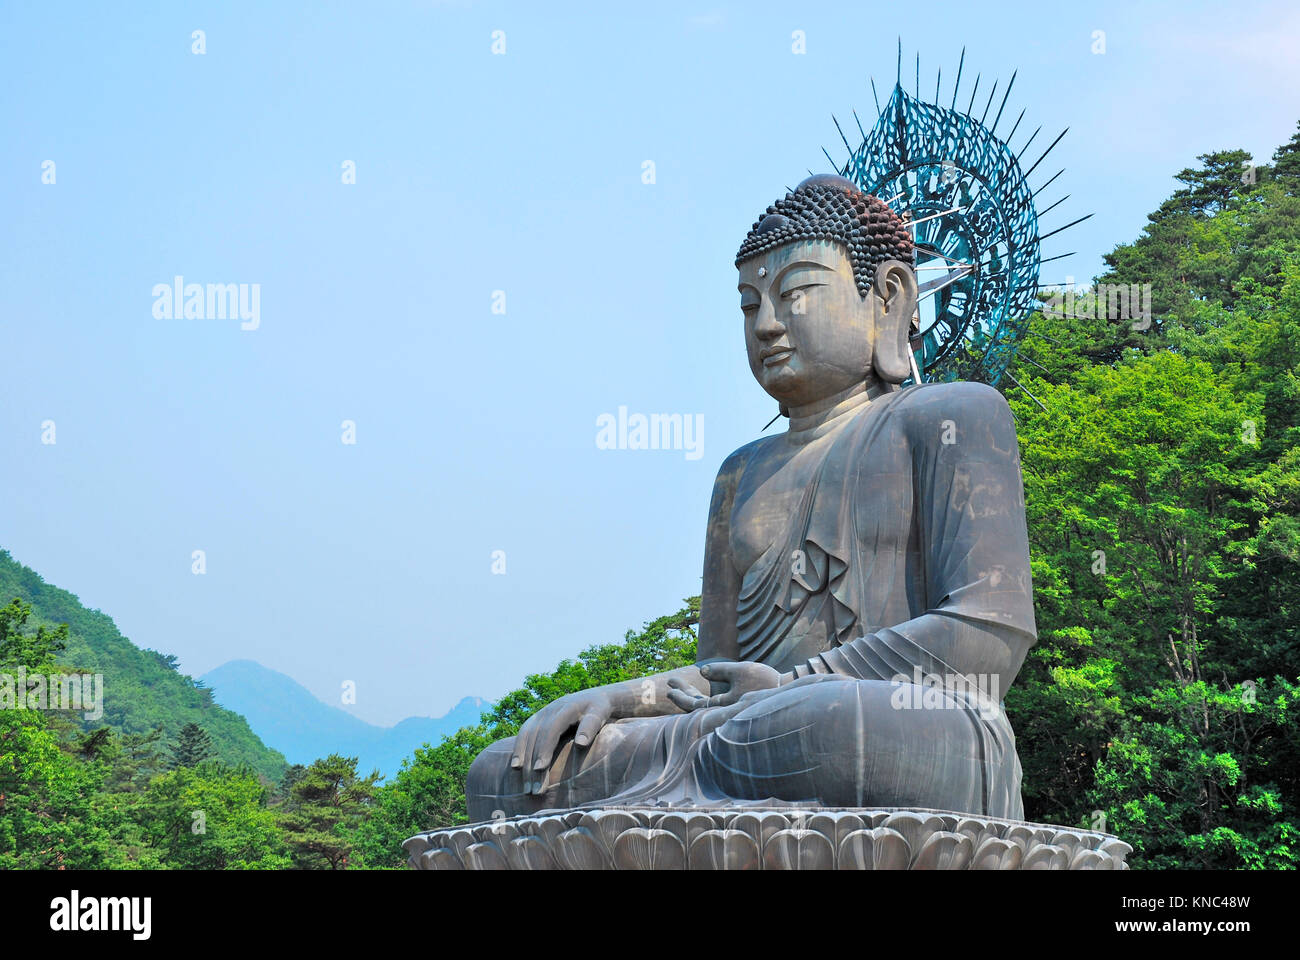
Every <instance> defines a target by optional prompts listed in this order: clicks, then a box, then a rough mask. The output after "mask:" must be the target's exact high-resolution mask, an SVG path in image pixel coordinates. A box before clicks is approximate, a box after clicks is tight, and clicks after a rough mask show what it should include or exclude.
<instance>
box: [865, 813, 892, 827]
mask: <svg viewBox="0 0 1300 960" xmlns="http://www.w3.org/2000/svg"><path fill="white" fill-rule="evenodd" d="M892 816H893V814H892V813H890V812H889V811H888V810H878V811H876V812H875V813H872V814H869V815H868V814H863V815H862V819H863V820H870V822H871V826H870V828H869V829H872V830H874V829H875V828H876V827H879V826H883V825H884V822H885V821H886V820H888V819H889V818H890V817H892Z"/></svg>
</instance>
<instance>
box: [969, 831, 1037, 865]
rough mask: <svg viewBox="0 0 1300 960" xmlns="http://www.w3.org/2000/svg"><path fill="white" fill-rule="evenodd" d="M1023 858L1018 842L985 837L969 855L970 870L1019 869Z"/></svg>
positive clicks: (1023, 852) (1023, 854) (1022, 851)
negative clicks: (970, 855) (972, 853)
mask: <svg viewBox="0 0 1300 960" xmlns="http://www.w3.org/2000/svg"><path fill="white" fill-rule="evenodd" d="M1024 858H1025V851H1024V850H1023V849H1021V846H1020V844H1018V843H1012V842H1010V841H1009V840H1003V839H1002V838H1001V837H986V838H985V839H984V840H983V841H982V842H981V843H980V845H979V846H978V847H976V848H975V853H974V855H973V856H972V857H971V864H970V869H972V870H1019V869H1020V863H1021V861H1022V860H1024Z"/></svg>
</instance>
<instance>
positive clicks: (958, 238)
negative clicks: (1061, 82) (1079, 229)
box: [823, 41, 1091, 384]
mask: <svg viewBox="0 0 1300 960" xmlns="http://www.w3.org/2000/svg"><path fill="white" fill-rule="evenodd" d="M898 63H899V75H898V76H897V77H896V82H895V85H894V89H893V92H892V94H891V95H890V96H889V98H888V100H886V102H885V103H884V104H883V105H879V104H877V112H878V116H877V120H876V123H875V125H874V126H873V127H872V129H871V130H870V132H868V133H866V134H865V135H864V136H863V139H862V141H861V143H860V144H859V145H858V146H857V147H856V148H855V147H853V146H852V145H851V144H850V143H849V141H848V138H847V137H845V136H844V131H843V129H842V128H841V126H840V124H839V121H838V120H835V119H834V118H833V117H832V120H833V121H834V122H835V127H836V130H837V132H838V133H839V135H840V139H841V141H843V143H844V145H845V147H846V148H847V149H848V151H849V157H848V159H847V160H846V161H845V162H844V163H843V164H842V165H838V168H837V172H838V173H839V174H840V175H841V176H844V177H847V178H848V179H850V180H852V181H853V182H854V183H856V184H857V185H858V187H859V188H861V189H863V190H865V191H866V192H868V193H872V194H875V195H876V196H878V197H880V198H881V199H882V200H883V199H885V198H886V197H888V198H890V199H889V200H888V201H887V202H888V203H890V205H891V206H893V207H894V209H895V210H896V211H898V212H899V213H900V214H902V215H903V216H904V217H905V218H906V219H908V220H910V221H911V223H912V225H913V232H914V237H915V240H916V263H915V265H916V268H917V271H918V277H919V278H920V279H921V286H920V292H921V298H922V299H921V308H920V310H919V315H918V318H917V330H916V331H915V333H914V335H913V338H912V347H913V350H914V352H915V354H916V355H917V357H918V366H919V372H920V374H921V377H922V378H923V379H925V380H957V379H961V380H980V381H983V382H985V383H990V384H997V382H998V381H999V380H1000V379H1001V377H1002V376H1003V374H1004V373H1006V370H1007V366H1008V365H1009V364H1010V362H1011V359H1012V357H1013V356H1014V355H1015V352H1016V348H1017V346H1018V345H1019V343H1020V341H1021V340H1022V339H1023V338H1024V336H1025V333H1026V330H1027V328H1028V323H1029V317H1030V315H1031V314H1032V313H1033V312H1034V310H1036V309H1037V308H1038V299H1037V294H1038V287H1039V284H1038V276H1039V267H1040V265H1041V264H1042V263H1045V262H1047V261H1049V260H1056V259H1060V258H1061V257H1064V256H1069V254H1061V255H1059V256H1055V257H1048V258H1046V259H1042V258H1041V254H1040V245H1041V242H1042V241H1043V240H1046V239H1047V238H1049V237H1051V236H1054V235H1056V234H1059V233H1060V232H1061V231H1062V230H1065V229H1067V228H1068V227H1071V226H1074V225H1075V224H1077V223H1081V222H1082V221H1083V220H1086V219H1088V217H1089V216H1091V214H1088V215H1087V216H1084V217H1080V218H1078V219H1077V220H1074V221H1073V222H1071V223H1068V224H1066V226H1065V227H1061V228H1058V229H1057V230H1053V231H1051V232H1049V233H1047V234H1042V235H1040V234H1039V224H1038V216H1039V215H1038V212H1037V210H1036V208H1035V203H1034V200H1035V197H1036V196H1037V194H1038V193H1039V192H1040V191H1041V190H1042V189H1043V188H1044V187H1046V186H1047V185H1048V184H1050V183H1051V182H1052V181H1054V180H1055V179H1056V178H1057V177H1058V176H1060V173H1061V172H1062V171H1058V172H1057V173H1056V174H1054V175H1053V176H1052V177H1051V178H1050V179H1048V180H1047V181H1046V182H1045V183H1043V184H1042V185H1041V186H1039V187H1038V189H1037V190H1035V189H1033V188H1032V187H1031V186H1030V184H1029V180H1028V177H1029V175H1030V174H1032V173H1033V172H1034V171H1035V170H1037V169H1038V167H1039V165H1040V164H1041V163H1042V161H1043V160H1044V159H1045V158H1046V157H1047V155H1048V154H1049V153H1051V152H1052V150H1053V148H1055V147H1056V145H1057V144H1058V143H1060V142H1061V138H1062V137H1063V136H1065V133H1066V132H1067V131H1068V128H1067V129H1066V131H1062V132H1061V134H1060V135H1058V136H1057V137H1056V139H1055V140H1053V141H1052V143H1051V144H1050V145H1049V146H1048V147H1047V149H1046V150H1044V151H1043V152H1042V154H1041V155H1040V156H1038V158H1037V159H1036V160H1034V162H1033V163H1032V164H1031V165H1030V166H1029V168H1028V169H1027V170H1025V171H1023V172H1022V170H1021V163H1020V161H1021V156H1022V155H1023V154H1024V153H1025V151H1026V150H1027V148H1028V147H1029V146H1030V145H1031V144H1032V142H1033V141H1034V139H1035V137H1037V135H1038V132H1039V130H1041V127H1040V128H1039V130H1035V131H1034V132H1033V133H1032V134H1030V135H1029V137H1028V139H1026V140H1025V141H1024V143H1023V144H1021V146H1020V147H1019V149H1016V150H1013V149H1012V147H1011V142H1012V140H1013V138H1014V137H1015V134H1016V131H1017V130H1018V129H1019V127H1020V120H1021V119H1023V117H1024V111H1021V114H1020V118H1018V119H1017V120H1016V122H1015V124H1014V125H1013V127H1012V129H1011V133H1009V134H1008V135H1007V137H1006V139H1005V140H1001V139H999V138H998V137H997V136H996V130H997V127H998V124H999V123H1000V121H1001V119H1002V114H1003V111H1004V110H1005V108H1006V105H1007V100H1008V98H1009V97H1010V95H1011V90H1012V88H1013V87H1014V86H1015V82H1016V74H1014V73H1013V74H1012V76H1011V81H1010V82H1009V83H1008V84H1007V86H1006V88H1005V89H1004V90H1003V92H1002V96H1001V100H1000V103H999V105H998V107H997V110H996V114H995V115H994V117H993V123H992V125H991V126H986V125H985V123H984V121H985V119H986V118H987V117H988V115H989V112H990V109H991V108H992V106H993V102H994V97H995V94H996V93H997V84H996V83H995V84H994V85H993V87H992V90H991V91H990V93H989V95H988V98H987V102H986V103H984V104H977V102H976V93H977V92H978V89H979V83H980V80H979V78H976V81H975V87H974V88H973V89H972V90H971V93H970V101H969V103H968V104H966V109H965V110H964V111H963V110H962V109H961V106H959V105H958V91H959V90H960V87H961V78H962V71H963V69H964V67H965V63H966V51H965V49H964V48H963V50H962V54H961V63H960V64H958V67H957V79H956V82H955V83H954V84H953V89H952V100H951V103H950V104H949V105H948V106H947V107H944V106H941V105H940V100H939V78H936V80H935V102H934V103H926V102H924V101H923V100H921V99H920V65H919V64H920V61H919V55H918V60H917V76H916V84H915V90H916V95H912V94H909V93H908V92H907V91H906V90H904V89H903V83H902V43H901V41H900V42H899V55H898ZM940 77H941V74H940ZM871 86H872V93H873V97H874V95H875V89H876V88H875V80H874V78H873V79H872V81H871ZM974 112H979V113H980V116H979V118H978V119H976V117H975V116H974ZM855 117H856V114H855ZM859 129H860V128H859ZM823 153H825V154H826V157H827V158H828V159H830V160H831V163H832V165H835V161H834V159H833V158H831V156H830V154H829V152H827V151H826V150H825V149H824V148H823ZM1031 156H1032V154H1031ZM1063 199H1065V198H1062V200H1063ZM1060 202H1061V201H1057V202H1056V203H1054V204H1052V205H1051V207H1048V208H1047V210H1051V209H1052V208H1054V207H1056V206H1057V205H1058V204H1059V203H1060ZM1046 212H1047V211H1046V210H1045V211H1044V213H1046ZM931 271H943V272H942V273H940V274H939V275H937V276H936V275H935V274H934V273H933V272H931Z"/></svg>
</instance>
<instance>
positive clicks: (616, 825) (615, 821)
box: [580, 810, 642, 854]
mask: <svg viewBox="0 0 1300 960" xmlns="http://www.w3.org/2000/svg"><path fill="white" fill-rule="evenodd" d="M580 826H584V827H586V828H587V829H588V830H590V831H591V832H592V834H593V835H594V836H595V837H596V839H597V840H599V841H600V843H601V846H603V847H604V848H605V849H606V850H607V851H608V852H609V853H610V854H613V852H614V841H615V840H617V839H618V838H619V836H620V835H621V834H623V833H624V832H626V831H628V830H633V829H636V828H639V827H641V826H642V824H641V821H640V820H638V819H637V818H636V817H634V816H632V814H630V813H627V812H626V811H623V810H596V811H594V812H593V813H588V814H585V815H584V816H583V818H582V821H581V823H580Z"/></svg>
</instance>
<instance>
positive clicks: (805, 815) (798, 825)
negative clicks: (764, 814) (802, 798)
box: [778, 810, 817, 830]
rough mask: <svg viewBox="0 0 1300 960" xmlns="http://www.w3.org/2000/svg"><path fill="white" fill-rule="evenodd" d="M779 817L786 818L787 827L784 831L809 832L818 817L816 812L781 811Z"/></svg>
mask: <svg viewBox="0 0 1300 960" xmlns="http://www.w3.org/2000/svg"><path fill="white" fill-rule="evenodd" d="M778 813H779V815H780V816H781V817H783V818H785V823H786V825H785V827H783V828H782V829H789V830H809V829H811V825H810V823H811V821H812V818H813V817H814V816H817V811H815V810H780V811H778Z"/></svg>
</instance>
